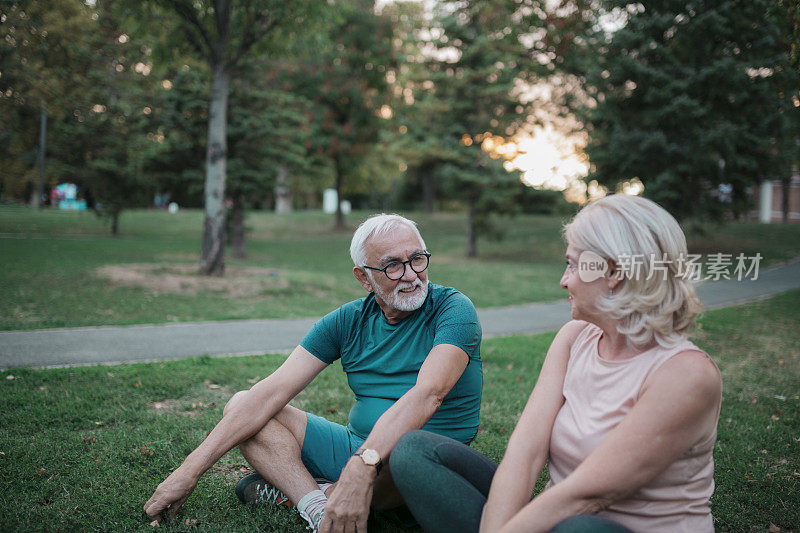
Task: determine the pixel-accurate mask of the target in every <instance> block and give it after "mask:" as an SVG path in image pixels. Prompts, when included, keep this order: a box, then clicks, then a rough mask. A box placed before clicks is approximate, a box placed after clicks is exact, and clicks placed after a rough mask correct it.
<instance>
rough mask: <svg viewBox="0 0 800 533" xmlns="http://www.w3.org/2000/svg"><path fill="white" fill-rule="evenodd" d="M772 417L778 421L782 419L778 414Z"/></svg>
mask: <svg viewBox="0 0 800 533" xmlns="http://www.w3.org/2000/svg"><path fill="white" fill-rule="evenodd" d="M772 419H773V420H775V421H778V420H780V419H781V417H779V416H778V415H772Z"/></svg>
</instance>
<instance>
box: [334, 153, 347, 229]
mask: <svg viewBox="0 0 800 533" xmlns="http://www.w3.org/2000/svg"><path fill="white" fill-rule="evenodd" d="M333 159H334V163H336V224H335V225H334V229H336V230H337V231H342V230H344V229H346V228H347V226H345V223H344V213H342V180H343V178H344V176H343V174H344V172H343V170H342V160H341V158H339V156H336V157H334V158H333Z"/></svg>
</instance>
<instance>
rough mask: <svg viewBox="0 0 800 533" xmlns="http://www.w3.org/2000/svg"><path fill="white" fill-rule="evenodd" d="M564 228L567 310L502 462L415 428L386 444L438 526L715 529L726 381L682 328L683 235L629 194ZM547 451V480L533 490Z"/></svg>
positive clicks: (423, 517)
mask: <svg viewBox="0 0 800 533" xmlns="http://www.w3.org/2000/svg"><path fill="white" fill-rule="evenodd" d="M564 233H565V236H566V240H567V252H566V259H567V268H566V271H565V272H564V275H563V277H562V278H561V286H562V287H563V288H565V289H567V290H568V291H569V302H570V305H571V309H572V318H573V320H572V321H570V322H569V323H567V324H566V325H565V326H563V327H562V328H561V330H560V331H559V332H558V334H557V335H556V337H555V339H554V340H553V343H552V344H551V345H550V349H549V350H548V351H547V356H546V358H545V361H544V364H543V366H542V370H541V373H540V374H539V378H538V380H537V382H536V386H535V387H534V389H533V392H532V393H531V396H530V399H529V400H528V403H527V405H526V407H525V409H524V411H523V412H522V416H521V417H520V419H519V423H518V424H517V427H516V428H515V429H514V432H513V434H512V435H511V438H510V440H509V443H508V448H507V450H506V453H505V456H504V457H503V460H502V462H501V463H500V465H499V466H495V465H494V464H493V463H492V462H491V461H489V460H488V459H487V458H485V457H483V456H482V455H481V454H479V453H478V452H476V451H474V450H472V449H471V448H469V447H467V446H464V445H462V444H460V443H457V442H455V441H451V440H448V439H445V438H443V437H439V436H435V435H431V434H429V433H426V432H421V431H415V432H412V433H409V434H407V435H406V436H404V437H403V439H402V440H401V441H400V442H399V443H398V445H397V447H396V448H395V449H394V451H393V453H392V455H391V460H390V465H391V470H392V476H393V478H394V481H395V483H396V485H397V487H398V488H399V489H400V491H401V492H402V494H403V496H404V498H405V500H406V503H407V504H408V506H409V508H410V509H411V512H412V513H413V514H414V516H415V518H416V519H417V520H418V521H419V523H420V524H421V525H422V526H423V527H424V528H425V530H426V531H436V532H437V533H438V532H445V531H457V532H459V533H465V532H467V531H478V530H480V531H482V532H494V531H502V532H516V531H520V532H521V531H524V532H533V531H559V532H561V531H620V532H624V531H686V532H688V531H692V532H702V531H713V521H712V518H711V511H710V508H709V498H710V496H711V494H712V492H713V490H714V479H713V473H714V462H713V458H712V450H713V447H714V442H715V440H716V435H717V432H716V428H717V421H718V419H719V409H720V403H721V390H722V383H721V380H720V375H719V371H718V369H717V367H716V365H715V364H714V362H713V361H712V360H711V358H710V357H709V356H708V355H707V354H706V353H705V352H703V351H702V350H700V349H699V348H697V346H695V345H694V344H692V343H691V342H690V341H689V340H687V339H686V332H687V330H688V329H689V328H690V326H691V325H692V324H693V322H694V320H695V318H696V316H697V314H698V313H699V311H700V308H701V304H700V301H699V300H698V299H697V297H696V295H695V291H694V287H693V285H692V283H691V281H690V280H689V276H688V275H687V273H685V272H684V270H685V266H686V265H685V263H684V260H685V258H686V255H687V250H686V238H685V237H684V235H683V232H682V231H681V229H680V227H679V226H678V223H677V222H676V221H675V219H674V218H673V217H672V216H670V215H669V213H667V212H666V211H665V210H664V209H662V208H661V207H659V206H658V205H657V204H655V203H653V202H651V201H649V200H646V199H644V198H639V197H635V196H626V195H612V196H608V197H606V198H603V199H602V200H598V201H596V202H594V203H592V204H590V205H588V206H587V207H585V208H584V209H582V210H581V211H580V212H579V213H578V215H577V216H576V217H575V219H574V220H573V221H572V222H571V223H569V224H567V226H566V227H565V230H564ZM598 267H599V268H598ZM548 459H549V464H548V469H549V473H550V482H549V484H548V485H547V487H546V488H545V490H544V491H542V492H541V493H539V494H538V495H537V496H536V497H534V498H533V499H531V494H532V493H533V489H534V485H535V483H536V479H537V477H538V476H539V473H540V472H541V470H542V468H543V467H544V465H545V462H546V461H548Z"/></svg>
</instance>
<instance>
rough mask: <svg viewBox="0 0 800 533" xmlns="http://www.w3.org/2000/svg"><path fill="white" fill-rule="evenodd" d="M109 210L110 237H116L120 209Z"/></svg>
mask: <svg viewBox="0 0 800 533" xmlns="http://www.w3.org/2000/svg"><path fill="white" fill-rule="evenodd" d="M111 209H112V211H111V235H112V236H113V237H116V236H117V235H119V214H120V212H121V211H122V209H120V208H118V207H112V208H111Z"/></svg>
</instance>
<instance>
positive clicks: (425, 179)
mask: <svg viewBox="0 0 800 533" xmlns="http://www.w3.org/2000/svg"><path fill="white" fill-rule="evenodd" d="M419 171H420V177H421V178H422V201H423V211H424V212H425V213H428V214H431V213H433V202H434V200H435V191H434V189H433V177H432V176H431V167H430V165H423V166H422V167H420V169H419Z"/></svg>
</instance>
